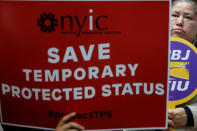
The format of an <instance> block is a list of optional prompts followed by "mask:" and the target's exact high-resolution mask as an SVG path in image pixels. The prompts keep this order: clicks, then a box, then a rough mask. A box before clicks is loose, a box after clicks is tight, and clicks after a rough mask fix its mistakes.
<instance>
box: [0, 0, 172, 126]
mask: <svg viewBox="0 0 197 131" xmlns="http://www.w3.org/2000/svg"><path fill="white" fill-rule="evenodd" d="M0 15H1V17H2V20H1V23H0V28H1V32H0V35H1V36H2V38H1V39H0V42H1V44H0V52H1V56H0V59H1V65H0V70H1V74H0V82H1V113H2V122H3V123H4V124H15V125H20V126H31V127H42V128H55V126H56V124H57V122H58V121H59V120H60V119H61V117H62V116H64V115H65V114H67V113H70V112H77V113H78V114H77V116H76V118H75V121H77V122H79V123H81V124H82V125H84V126H85V127H86V129H119V128H132V129H134V128H135V129H136V128H138V129H139V128H144V129H148V128H165V127H166V117H167V114H166V109H167V99H168V98H167V76H168V36H169V34H168V33H169V28H168V26H169V1H122V2H121V1H81V2H79V1H72V2H71V1H62V2H60V1H50V2H49V1H48V2H41V1H40V2H35V1H15V2H13V1H9V2H6V1H1V4H0ZM98 123H99V124H98Z"/></svg>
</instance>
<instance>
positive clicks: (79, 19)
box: [37, 9, 121, 37]
mask: <svg viewBox="0 0 197 131" xmlns="http://www.w3.org/2000/svg"><path fill="white" fill-rule="evenodd" d="M88 13H89V15H85V16H76V15H65V16H59V17H58V18H56V15H54V14H53V13H51V12H50V13H46V12H44V13H42V14H41V15H40V18H39V19H38V21H37V22H38V23H37V24H38V26H40V30H41V31H43V32H44V33H53V32H55V31H56V30H58V31H60V33H62V34H75V35H76V36H77V37H79V36H80V34H120V33H121V32H120V31H109V30H108V29H109V28H108V23H107V20H108V16H106V15H99V16H96V17H94V16H93V15H92V14H93V9H89V12H88ZM58 22H59V23H58ZM58 26H59V28H57V27H58ZM56 28H57V29H56Z"/></svg>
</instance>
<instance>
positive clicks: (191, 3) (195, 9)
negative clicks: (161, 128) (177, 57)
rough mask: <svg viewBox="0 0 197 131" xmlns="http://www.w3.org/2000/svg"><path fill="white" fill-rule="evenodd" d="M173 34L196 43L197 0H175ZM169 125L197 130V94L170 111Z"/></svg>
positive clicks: (172, 11)
mask: <svg viewBox="0 0 197 131" xmlns="http://www.w3.org/2000/svg"><path fill="white" fill-rule="evenodd" d="M171 36H175V37H180V38H183V39H185V40H187V41H189V42H191V43H193V44H194V45H195V46H197V45H196V43H197V42H196V40H197V1H196V0H173V1H172V9H171ZM168 126H169V128H170V129H171V128H176V129H175V130H176V131H197V95H196V96H195V97H194V98H193V99H192V100H190V101H189V102H187V103H185V104H183V105H181V106H178V107H177V108H176V109H174V110H171V109H170V110H169V111H168Z"/></svg>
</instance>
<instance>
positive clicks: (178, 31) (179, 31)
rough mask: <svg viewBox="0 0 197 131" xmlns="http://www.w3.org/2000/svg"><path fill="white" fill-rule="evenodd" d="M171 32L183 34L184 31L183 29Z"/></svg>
mask: <svg viewBox="0 0 197 131" xmlns="http://www.w3.org/2000/svg"><path fill="white" fill-rule="evenodd" d="M172 31H173V32H177V33H185V31H184V30H183V29H179V28H177V29H172Z"/></svg>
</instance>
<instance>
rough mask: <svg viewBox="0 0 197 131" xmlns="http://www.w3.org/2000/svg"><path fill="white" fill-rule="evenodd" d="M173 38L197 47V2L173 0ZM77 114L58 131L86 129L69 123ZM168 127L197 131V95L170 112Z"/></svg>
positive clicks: (67, 117)
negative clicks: (184, 40) (178, 38)
mask: <svg viewBox="0 0 197 131" xmlns="http://www.w3.org/2000/svg"><path fill="white" fill-rule="evenodd" d="M171 11H172V12H171V36H175V37H180V38H183V39H186V40H187V41H190V42H191V43H193V44H194V45H195V46H196V47H197V44H196V43H197V42H196V40H197V0H173V3H172V9H171ZM74 116H75V113H71V114H68V115H67V116H65V117H64V118H62V120H60V122H59V124H58V125H57V127H56V131H79V130H83V129H84V127H83V126H82V125H80V124H77V123H75V122H69V120H71V119H72V118H73V117H74ZM168 127H169V129H172V128H176V129H175V130H176V131H197V95H196V96H195V97H194V98H193V99H192V100H190V101H189V102H187V103H185V104H183V105H181V106H179V107H177V108H176V109H173V110H171V109H170V110H169V111H168Z"/></svg>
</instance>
